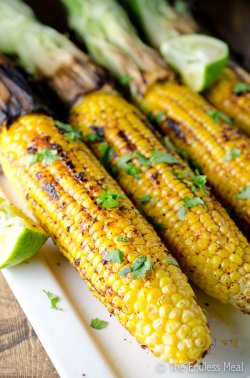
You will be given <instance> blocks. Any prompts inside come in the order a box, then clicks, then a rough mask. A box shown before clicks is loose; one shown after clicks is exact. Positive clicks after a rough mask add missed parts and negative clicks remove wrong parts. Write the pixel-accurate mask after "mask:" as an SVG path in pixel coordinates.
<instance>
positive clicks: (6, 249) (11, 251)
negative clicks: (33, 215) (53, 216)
mask: <svg viewBox="0 0 250 378" xmlns="http://www.w3.org/2000/svg"><path fill="white" fill-rule="evenodd" d="M47 238H48V236H47V235H46V234H45V233H44V231H43V230H42V228H41V227H40V226H39V225H38V224H36V223H35V222H33V221H32V220H31V219H29V218H28V217H26V215H25V214H23V213H22V212H21V211H20V210H19V209H17V208H16V207H15V206H14V205H12V204H10V203H9V202H8V201H6V200H4V199H2V198H0V269H2V268H5V267H7V266H8V267H10V266H14V265H17V264H20V263H21V262H23V261H25V260H27V259H29V258H30V257H32V256H33V255H34V254H35V253H36V252H38V250H39V249H40V248H41V246H42V245H43V244H44V243H45V241H46V240H47Z"/></svg>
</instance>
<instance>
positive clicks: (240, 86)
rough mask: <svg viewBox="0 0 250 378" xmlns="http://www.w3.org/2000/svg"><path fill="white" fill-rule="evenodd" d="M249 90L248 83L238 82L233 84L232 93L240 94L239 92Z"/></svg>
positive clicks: (249, 85) (249, 84)
mask: <svg viewBox="0 0 250 378" xmlns="http://www.w3.org/2000/svg"><path fill="white" fill-rule="evenodd" d="M247 92H250V83H242V82H239V83H237V84H235V86H234V87H233V93H235V94H241V93H247Z"/></svg>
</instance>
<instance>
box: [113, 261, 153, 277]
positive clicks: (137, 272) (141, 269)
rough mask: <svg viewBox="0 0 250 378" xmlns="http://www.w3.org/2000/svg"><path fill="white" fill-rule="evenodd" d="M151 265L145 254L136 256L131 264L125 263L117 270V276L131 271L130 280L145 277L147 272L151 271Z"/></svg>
mask: <svg viewBox="0 0 250 378" xmlns="http://www.w3.org/2000/svg"><path fill="white" fill-rule="evenodd" d="M152 271H153V267H152V264H151V261H150V260H149V259H148V258H147V257H146V256H139V257H137V258H136V259H135V260H134V261H133V263H132V266H130V265H127V266H125V267H124V268H122V269H121V270H120V271H119V276H126V275H127V274H128V273H130V272H132V280H139V279H141V278H145V277H146V274H147V272H152Z"/></svg>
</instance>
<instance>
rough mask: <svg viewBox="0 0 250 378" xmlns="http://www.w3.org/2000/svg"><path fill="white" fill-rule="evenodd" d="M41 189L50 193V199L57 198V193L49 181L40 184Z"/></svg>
mask: <svg viewBox="0 0 250 378" xmlns="http://www.w3.org/2000/svg"><path fill="white" fill-rule="evenodd" d="M42 189H44V190H45V191H46V192H47V193H48V194H49V195H50V198H51V200H53V201H54V200H58V199H59V194H58V193H57V191H56V190H55V188H54V185H52V184H51V183H49V182H45V183H44V184H43V185H42Z"/></svg>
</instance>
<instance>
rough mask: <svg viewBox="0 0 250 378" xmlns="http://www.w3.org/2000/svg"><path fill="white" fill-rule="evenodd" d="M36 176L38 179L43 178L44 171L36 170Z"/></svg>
mask: <svg viewBox="0 0 250 378" xmlns="http://www.w3.org/2000/svg"><path fill="white" fill-rule="evenodd" d="M36 178H37V179H38V180H42V179H43V178H44V174H43V173H42V172H36Z"/></svg>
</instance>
